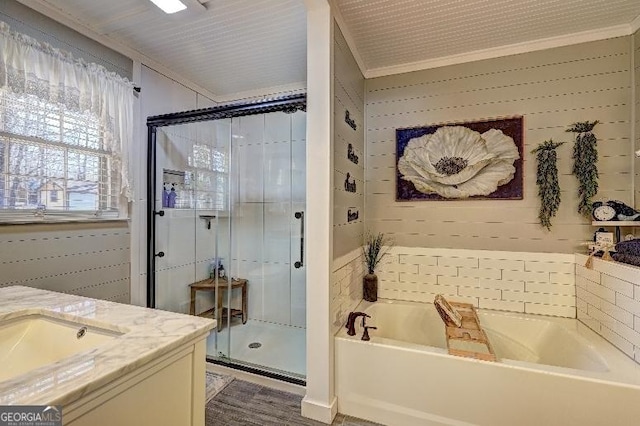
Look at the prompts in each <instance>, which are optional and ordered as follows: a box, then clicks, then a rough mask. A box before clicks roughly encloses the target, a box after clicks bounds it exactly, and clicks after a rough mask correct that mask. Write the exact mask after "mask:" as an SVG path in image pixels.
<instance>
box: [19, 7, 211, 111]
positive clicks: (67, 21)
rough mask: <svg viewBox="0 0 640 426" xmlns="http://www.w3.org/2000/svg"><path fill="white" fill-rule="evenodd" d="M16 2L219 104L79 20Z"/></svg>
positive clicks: (193, 86)
mask: <svg viewBox="0 0 640 426" xmlns="http://www.w3.org/2000/svg"><path fill="white" fill-rule="evenodd" d="M17 1H18V2H19V3H22V4H23V5H25V6H27V7H28V8H31V9H33V10H35V11H36V12H40V13H42V14H43V15H45V16H47V17H48V18H51V19H53V20H54V21H57V22H59V23H61V24H62V25H65V26H67V27H69V28H71V29H72V30H75V31H77V32H79V33H80V34H82V35H83V36H85V37H89V38H90V39H93V40H95V41H97V42H98V43H100V44H103V45H104V46H106V47H108V48H109V49H112V50H115V51H116V52H118V53H120V54H122V55H124V56H126V57H128V58H129V59H131V60H132V61H134V62H140V63H142V64H144V65H146V66H147V67H149V68H152V69H153V70H155V71H157V72H159V73H160V74H162V75H164V76H165V77H168V78H170V79H171V80H174V81H176V82H177V83H180V84H182V85H183V86H185V87H186V88H188V89H191V90H193V91H194V92H197V93H199V94H201V95H203V96H206V97H207V98H209V99H211V100H213V101H214V102H219V101H218V95H216V94H214V93H212V92H210V91H209V90H207V89H205V88H204V87H202V86H199V85H198V84H195V83H193V82H192V81H190V80H188V79H186V78H184V77H182V76H181V75H180V74H178V73H176V72H175V71H172V70H171V69H169V68H167V67H166V66H164V65H162V64H160V63H159V62H157V61H154V60H153V59H151V58H149V57H148V56H146V55H144V54H142V53H140V52H139V51H137V50H135V49H132V48H130V47H129V46H126V45H124V44H122V43H121V42H119V41H117V40H114V39H113V38H111V37H109V36H106V35H103V34H100V33H99V32H98V31H96V30H95V29H93V28H91V27H90V26H88V25H87V24H85V23H84V22H81V21H80V20H78V19H76V18H74V17H72V16H70V15H67V14H65V13H63V12H62V11H60V10H59V9H57V8H55V7H53V6H52V5H50V4H49V3H47V2H46V1H45V0H17Z"/></svg>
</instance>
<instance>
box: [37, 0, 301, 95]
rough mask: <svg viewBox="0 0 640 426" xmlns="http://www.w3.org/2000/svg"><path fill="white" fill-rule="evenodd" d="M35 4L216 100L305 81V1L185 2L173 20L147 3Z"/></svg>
mask: <svg viewBox="0 0 640 426" xmlns="http://www.w3.org/2000/svg"><path fill="white" fill-rule="evenodd" d="M39 2H40V3H45V4H46V5H47V6H50V7H52V8H54V9H57V10H58V11H60V12H61V13H63V14H64V15H66V16H69V17H71V18H72V19H73V20H74V21H77V22H79V23H81V24H83V25H84V26H86V27H88V28H90V29H91V30H93V31H94V32H97V33H98V34H100V35H103V36H107V37H109V38H110V39H112V40H114V41H116V42H118V43H120V44H123V45H126V46H128V47H130V48H132V49H134V50H136V51H138V52H139V53H141V54H142V55H144V56H146V57H148V58H150V59H152V60H153V61H155V62H157V63H159V64H162V65H163V66H165V67H166V68H168V69H170V70H171V71H173V72H175V73H176V74H178V75H180V76H182V77H183V78H185V79H187V80H189V81H191V82H193V83H195V84H196V85H198V86H200V87H202V88H204V89H206V90H208V91H209V92H211V93H213V94H215V95H216V98H218V99H220V98H224V97H225V95H229V94H235V93H239V92H250V91H252V90H256V89H262V88H271V87H279V86H285V85H295V84H296V83H298V84H300V85H304V84H305V82H306V28H307V25H306V9H305V6H304V2H303V1H302V0H208V1H205V0H201V1H200V2H198V1H196V0H183V2H184V3H185V4H187V5H188V8H187V9H186V10H184V11H181V12H177V13H175V14H171V15H167V14H165V13H164V12H162V11H161V10H160V9H158V8H157V7H156V6H155V5H153V4H152V3H151V2H150V1H149V0H91V1H87V0H39ZM200 3H204V5H201V4H200ZM26 4H27V5H29V4H28V3H26Z"/></svg>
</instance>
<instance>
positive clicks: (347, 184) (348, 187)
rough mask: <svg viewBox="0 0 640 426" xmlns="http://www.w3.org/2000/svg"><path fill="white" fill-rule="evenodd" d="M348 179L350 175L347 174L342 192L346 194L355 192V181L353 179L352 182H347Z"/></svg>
mask: <svg viewBox="0 0 640 426" xmlns="http://www.w3.org/2000/svg"><path fill="white" fill-rule="evenodd" d="M350 177H351V174H350V173H347V178H346V179H345V180H344V190H345V191H347V192H356V180H355V179H353V180H352V181H349V178H350Z"/></svg>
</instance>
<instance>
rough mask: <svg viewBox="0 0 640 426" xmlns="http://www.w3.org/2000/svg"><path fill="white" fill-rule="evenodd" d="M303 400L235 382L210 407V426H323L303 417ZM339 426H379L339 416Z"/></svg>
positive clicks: (208, 416) (207, 419)
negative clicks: (301, 411)
mask: <svg viewBox="0 0 640 426" xmlns="http://www.w3.org/2000/svg"><path fill="white" fill-rule="evenodd" d="M301 400H302V397H301V396H299V395H295V394H292V393H288V392H283V391H279V390H275V389H271V388H268V387H265V386H261V385H257V384H254V383H249V382H245V381H242V380H238V379H236V380H234V381H233V382H231V383H230V384H229V385H228V386H227V387H226V388H224V389H223V390H222V391H221V392H220V393H219V394H218V395H216V396H215V397H214V398H213V399H212V400H211V401H209V403H207V406H206V414H205V416H206V417H205V418H206V426H240V425H247V426H253V425H257V426H285V425H287V426H289V425H290V426H298V425H299V426H321V425H324V423H319V422H316V421H314V420H310V419H307V418H304V417H302V416H301V415H300V401H301ZM333 425H336V426H377V423H371V422H368V421H366V420H361V419H356V418H354V417H349V416H344V415H342V414H338V415H337V416H336V418H335V420H334V421H333Z"/></svg>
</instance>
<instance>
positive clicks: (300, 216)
mask: <svg viewBox="0 0 640 426" xmlns="http://www.w3.org/2000/svg"><path fill="white" fill-rule="evenodd" d="M295 217H296V219H300V260H299V261H297V262H296V263H294V264H293V266H295V267H296V269H299V268H302V267H303V266H304V212H296V213H295Z"/></svg>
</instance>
